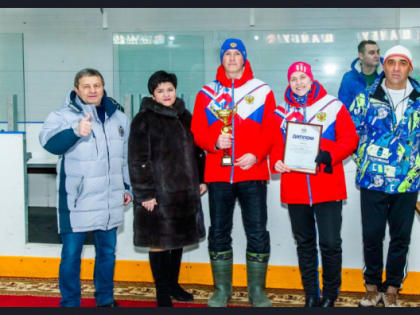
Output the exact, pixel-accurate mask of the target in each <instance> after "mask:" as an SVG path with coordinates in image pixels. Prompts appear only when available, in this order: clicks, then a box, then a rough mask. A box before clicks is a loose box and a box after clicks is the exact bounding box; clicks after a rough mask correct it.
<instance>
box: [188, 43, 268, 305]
mask: <svg viewBox="0 0 420 315" xmlns="http://www.w3.org/2000/svg"><path fill="white" fill-rule="evenodd" d="M220 60H221V63H222V65H221V66H220V67H219V68H218V70H217V75H216V80H215V81H213V82H211V83H209V84H208V85H206V86H204V87H203V88H202V89H201V91H200V92H199V93H198V95H197V98H196V102H195V107H194V114H193V118H192V123H191V130H192V132H193V134H194V140H195V142H196V144H197V145H198V146H199V147H201V148H202V149H203V150H206V151H207V159H206V169H205V182H206V183H208V189H209V204H210V220H211V226H210V228H209V237H208V241H209V254H210V261H211V266H212V272H213V280H214V285H215V287H216V290H215V292H214V294H213V296H212V297H211V298H210V299H209V301H208V304H207V305H208V306H211V307H215V306H226V304H227V301H228V300H229V299H230V298H231V295H232V269H233V266H232V264H233V260H232V258H233V253H232V238H231V232H232V225H233V221H232V220H233V210H234V208H235V202H236V198H238V199H239V203H240V205H241V210H242V220H243V224H244V227H245V233H246V237H247V253H246V261H247V278H248V293H249V294H248V295H249V300H250V302H251V303H252V304H253V306H263V307H264V306H265V307H266V306H272V304H271V301H270V299H269V298H268V297H267V296H266V294H265V292H264V289H265V280H266V275H267V266H268V258H269V256H270V236H269V233H268V231H267V229H266V225H267V180H268V179H269V171H268V165H267V155H268V154H269V152H270V150H271V147H272V135H271V128H272V127H271V126H272V124H271V121H272V115H273V113H274V109H275V100H274V95H273V92H272V91H271V89H270V87H269V86H268V85H267V84H266V83H264V82H262V81H260V80H258V79H255V78H254V76H253V75H252V70H251V65H250V63H249V62H248V61H247V60H246V49H245V46H244V44H243V43H242V41H241V40H239V39H234V38H230V39H227V40H226V41H225V42H224V43H223V45H222V47H221V51H220ZM220 109H232V110H233V111H234V112H236V114H235V115H234V116H233V118H232V129H231V134H222V133H221V129H222V127H223V125H224V124H223V122H222V120H221V119H219V118H218V117H217V116H216V115H217V114H216V111H217V110H220ZM224 151H228V152H229V154H230V156H231V157H232V161H233V165H232V166H222V165H221V164H222V163H221V161H222V157H223V156H224V153H223V152H224Z"/></svg>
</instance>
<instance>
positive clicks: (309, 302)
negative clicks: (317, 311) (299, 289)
mask: <svg viewBox="0 0 420 315" xmlns="http://www.w3.org/2000/svg"><path fill="white" fill-rule="evenodd" d="M318 306H319V298H318V297H314V296H309V297H308V296H307V297H306V298H305V306H304V307H318Z"/></svg>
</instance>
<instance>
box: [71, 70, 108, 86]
mask: <svg viewBox="0 0 420 315" xmlns="http://www.w3.org/2000/svg"><path fill="white" fill-rule="evenodd" d="M83 77H100V78H101V81H102V85H103V86H105V81H104V77H103V76H102V74H101V73H100V72H99V71H98V70H95V69H91V68H86V69H83V70H80V71H79V72H77V73H76V76H75V77H74V86H75V87H76V88H78V87H79V80H80V78H83Z"/></svg>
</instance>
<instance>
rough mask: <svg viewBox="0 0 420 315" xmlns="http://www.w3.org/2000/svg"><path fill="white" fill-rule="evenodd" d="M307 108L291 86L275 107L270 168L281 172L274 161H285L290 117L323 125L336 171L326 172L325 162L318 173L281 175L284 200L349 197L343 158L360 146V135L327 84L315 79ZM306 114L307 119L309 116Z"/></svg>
mask: <svg viewBox="0 0 420 315" xmlns="http://www.w3.org/2000/svg"><path fill="white" fill-rule="evenodd" d="M306 104H307V105H306V115H305V108H304V106H301V105H300V104H299V103H297V102H296V100H295V99H294V98H293V92H292V90H291V88H290V86H289V87H288V88H287V90H286V92H285V101H283V102H282V103H281V104H280V105H279V106H277V108H276V110H275V115H274V119H273V123H274V125H275V127H274V128H273V129H274V134H275V140H274V145H273V149H272V151H271V154H270V170H271V172H272V173H278V172H277V171H276V170H275V169H274V165H275V164H276V162H277V161H278V160H281V161H283V155H284V140H285V136H286V124H287V122H288V121H295V122H306V123H309V124H315V125H322V126H323V128H322V136H321V150H322V151H328V152H330V154H331V158H332V163H331V165H332V166H333V173H332V174H328V173H324V167H325V165H323V164H321V171H320V172H318V173H317V174H316V175H308V174H303V173H298V172H290V173H283V174H282V175H281V184H280V186H281V189H280V199H281V202H283V203H287V204H310V205H312V204H315V203H320V202H326V201H334V200H343V199H347V191H346V182H345V177H344V168H343V163H342V161H343V160H344V159H346V158H347V157H348V156H350V155H351V154H352V153H353V152H354V150H355V149H356V148H357V143H358V141H359V136H358V135H357V133H356V128H355V126H354V124H353V121H352V119H351V117H350V114H349V112H348V111H347V109H346V107H345V106H344V105H343V103H342V102H341V101H340V100H338V99H337V98H335V97H334V96H331V95H328V94H327V92H326V91H325V89H324V87H323V86H322V85H321V84H320V83H319V82H317V81H314V82H313V84H312V87H311V92H310V93H309V95H308V99H307V103H306ZM305 117H306V119H305Z"/></svg>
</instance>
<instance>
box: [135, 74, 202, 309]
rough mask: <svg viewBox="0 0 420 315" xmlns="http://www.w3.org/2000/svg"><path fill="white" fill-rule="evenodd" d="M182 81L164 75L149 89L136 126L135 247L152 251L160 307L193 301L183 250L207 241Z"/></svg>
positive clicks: (197, 153) (198, 163)
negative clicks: (184, 279) (186, 286)
mask: <svg viewBox="0 0 420 315" xmlns="http://www.w3.org/2000/svg"><path fill="white" fill-rule="evenodd" d="M176 87H177V78H176V76H175V74H169V73H167V72H165V71H158V72H156V73H154V74H153V75H152V76H151V77H150V79H149V83H148V88H149V92H150V94H152V97H145V98H143V100H142V103H141V106H140V112H139V113H138V114H137V115H136V116H135V117H134V119H133V122H132V123H131V131H130V137H129V140H128V165H129V170H130V179H131V184H132V187H133V194H134V245H135V246H141V247H150V251H149V261H150V266H151V269H152V273H153V278H154V279H155V285H156V297H157V302H158V306H172V302H171V296H172V297H173V298H175V299H176V300H178V301H192V300H193V295H192V294H190V293H188V292H186V291H185V290H183V289H182V288H181V286H180V285H179V284H178V275H179V269H180V265H181V258H182V250H183V247H184V246H187V245H193V244H197V243H198V242H199V240H200V239H201V238H204V237H205V234H206V232H205V228H204V218H203V211H202V208H201V195H202V194H204V193H205V192H206V190H207V186H206V184H204V165H205V158H206V156H205V153H204V151H203V150H201V149H200V148H198V147H197V146H195V144H194V137H193V134H192V133H191V131H190V127H191V118H192V116H191V113H190V112H189V111H188V110H187V109H186V108H185V104H184V102H183V100H182V99H180V98H177V97H176Z"/></svg>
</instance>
